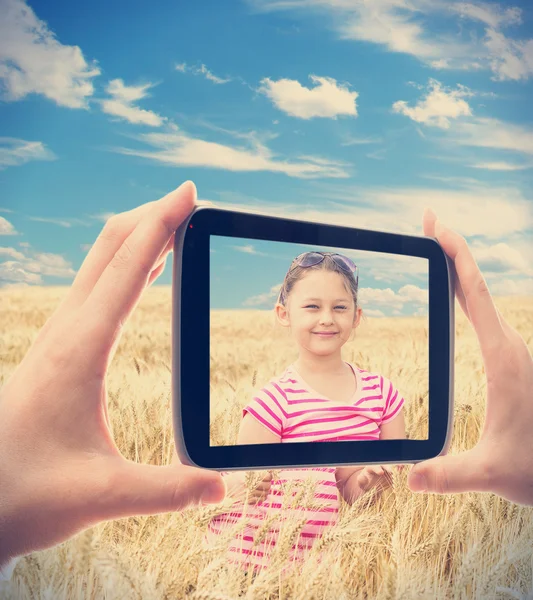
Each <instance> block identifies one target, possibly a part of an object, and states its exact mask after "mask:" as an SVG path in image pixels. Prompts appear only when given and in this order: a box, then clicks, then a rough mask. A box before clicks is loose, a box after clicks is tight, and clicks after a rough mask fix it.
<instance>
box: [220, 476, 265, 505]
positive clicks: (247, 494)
mask: <svg viewBox="0 0 533 600" xmlns="http://www.w3.org/2000/svg"><path fill="white" fill-rule="evenodd" d="M224 482H225V484H226V489H227V495H228V496H231V497H232V498H234V499H235V500H240V501H241V502H245V503H246V504H257V503H258V502H261V501H263V500H265V499H266V497H267V496H268V493H269V492H270V488H271V486H272V473H271V472H270V471H266V472H265V471H233V472H231V473H228V474H226V475H225V476H224Z"/></svg>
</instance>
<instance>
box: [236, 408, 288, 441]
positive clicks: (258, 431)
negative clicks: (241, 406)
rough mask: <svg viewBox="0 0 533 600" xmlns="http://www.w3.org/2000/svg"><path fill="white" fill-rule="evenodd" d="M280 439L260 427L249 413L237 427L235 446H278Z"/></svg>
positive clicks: (263, 426) (264, 427)
mask: <svg viewBox="0 0 533 600" xmlns="http://www.w3.org/2000/svg"><path fill="white" fill-rule="evenodd" d="M280 442H281V437H280V436H279V435H278V434H277V433H274V432H273V431H271V430H270V429H268V427H266V425H262V424H261V423H260V422H259V421H258V420H257V419H256V418H255V417H253V416H252V415H251V414H250V413H248V412H247V413H246V414H245V415H244V419H243V420H242V421H241V426H240V427H239V437H238V440H237V444H279V443H280Z"/></svg>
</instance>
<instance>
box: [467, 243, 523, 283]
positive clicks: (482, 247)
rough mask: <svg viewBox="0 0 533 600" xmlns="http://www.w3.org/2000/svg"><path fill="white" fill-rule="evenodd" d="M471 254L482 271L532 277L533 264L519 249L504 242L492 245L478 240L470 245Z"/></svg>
mask: <svg viewBox="0 0 533 600" xmlns="http://www.w3.org/2000/svg"><path fill="white" fill-rule="evenodd" d="M472 254H473V255H474V258H475V259H476V261H477V263H478V265H479V268H480V269H481V270H482V271H483V272H485V271H487V272H491V273H496V274H501V273H505V274H506V275H513V274H523V275H528V276H530V277H533V265H532V264H531V263H530V262H528V261H527V260H526V258H525V256H524V255H523V254H522V253H521V252H520V251H519V250H517V249H516V248H512V247H511V246H509V245H508V244H506V243H504V242H500V243H498V244H493V245H486V244H481V243H479V242H478V243H476V244H474V245H473V246H472Z"/></svg>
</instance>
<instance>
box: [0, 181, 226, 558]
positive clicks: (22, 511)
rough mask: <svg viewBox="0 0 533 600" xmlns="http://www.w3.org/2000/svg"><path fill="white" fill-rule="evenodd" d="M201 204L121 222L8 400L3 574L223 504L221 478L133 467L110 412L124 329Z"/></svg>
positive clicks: (0, 428)
mask: <svg viewBox="0 0 533 600" xmlns="http://www.w3.org/2000/svg"><path fill="white" fill-rule="evenodd" d="M195 200H196V188H195V186H194V184H193V183H192V182H186V183H184V184H183V185H182V186H181V187H180V188H178V189H177V190H175V191H173V192H171V193H170V194H168V195H167V196H165V197H164V198H162V199H161V200H158V201H156V202H149V203H147V204H145V205H143V206H140V207H138V208H136V209H134V210H131V211H128V212H125V213H122V214H119V215H116V216H113V217H111V219H109V220H108V221H107V223H106V225H105V227H104V228H103V231H102V232H101V234H100V236H99V237H98V239H97V240H96V242H95V244H94V245H93V246H92V248H91V250H90V251H89V253H88V255H87V257H86V258H85V261H84V262H83V265H82V266H81V268H80V270H79V271H78V273H77V275H76V278H75V280H74V283H73V284H72V287H71V288H70V290H69V292H68V294H67V296H66V297H65V299H64V301H63V302H62V303H61V304H60V306H59V307H58V308H57V310H56V311H55V312H54V314H53V315H52V317H51V318H50V319H49V320H48V321H47V323H46V324H45V325H44V327H43V328H42V330H41V331H40V333H39V335H38V336H37V338H36V340H35V342H34V343H33V345H32V347H31V348H30V350H29V351H28V353H27V354H26V356H25V357H24V359H23V360H22V362H21V363H20V365H19V366H18V367H17V369H16V370H15V371H14V373H13V374H12V375H11V377H10V378H9V379H8V381H7V382H6V383H5V385H4V386H3V388H2V390H1V391H0V540H1V544H0V566H1V565H2V563H3V562H6V561H8V560H9V559H10V558H13V557H15V556H20V555H22V554H28V553H30V552H33V551H36V550H42V549H45V548H48V547H50V546H53V545H55V544H58V543H61V542H63V541H65V540H67V539H68V538H70V537H71V536H72V535H74V534H76V533H77V532H79V531H81V530H83V529H86V528H87V527H90V526H93V525H95V524H97V523H99V522H101V521H105V520H109V519H116V518H121V517H128V516H133V515H150V514H156V513H162V512H166V511H175V510H180V509H183V508H185V507H187V506H188V505H190V504H197V503H199V502H205V503H214V502H220V501H221V500H222V499H223V497H224V494H225V486H224V483H223V481H222V478H221V476H220V474H219V473H216V472H211V471H206V470H201V469H197V468H192V467H188V466H184V465H179V464H178V465H176V464H175V465H171V466H164V467H158V466H151V465H141V464H136V463H134V462H132V461H129V460H126V459H125V458H124V457H123V456H122V455H121V453H120V451H119V450H118V448H117V446H116V445H115V443H114V440H113V437H112V434H111V432H110V429H109V417H108V411H107V393H106V381H105V378H106V373H107V369H108V366H109V364H110V362H111V360H112V357H113V355H114V352H115V350H116V347H117V344H118V341H119V339H120V335H121V331H122V328H123V326H124V324H125V323H126V321H127V319H128V317H129V316H130V314H131V313H132V311H133V309H134V308H135V306H136V305H137V303H138V301H139V300H140V297H141V295H142V293H143V291H144V290H145V289H146V288H147V287H148V286H150V285H151V284H152V283H153V281H155V280H156V279H157V277H158V276H159V275H160V274H161V272H162V271H163V269H164V266H165V260H166V257H167V255H168V253H169V252H170V251H171V250H172V248H173V243H174V231H175V230H176V229H177V227H178V226H179V225H180V224H181V223H182V222H183V220H184V219H185V218H186V217H187V216H188V215H189V214H190V213H191V211H192V210H193V208H194V203H195Z"/></svg>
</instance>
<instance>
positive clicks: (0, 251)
mask: <svg viewBox="0 0 533 600" xmlns="http://www.w3.org/2000/svg"><path fill="white" fill-rule="evenodd" d="M2 255H3V256H10V257H11V258H14V259H15V260H24V254H22V252H19V251H18V250H15V248H5V247H0V256H2Z"/></svg>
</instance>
